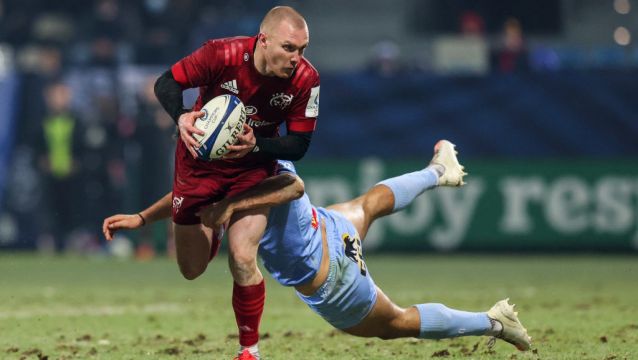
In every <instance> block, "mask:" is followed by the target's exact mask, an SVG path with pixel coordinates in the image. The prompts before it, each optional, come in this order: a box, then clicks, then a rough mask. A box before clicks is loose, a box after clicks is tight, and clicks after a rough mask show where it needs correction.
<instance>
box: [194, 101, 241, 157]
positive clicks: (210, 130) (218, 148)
mask: <svg viewBox="0 0 638 360" xmlns="http://www.w3.org/2000/svg"><path fill="white" fill-rule="evenodd" d="M201 111H203V112H204V116H202V117H201V118H198V119H197V120H195V127H196V128H198V129H200V130H202V131H204V135H198V134H193V137H194V138H195V140H197V141H198V142H199V148H198V149H196V150H195V151H196V152H197V157H198V158H199V159H201V160H206V161H211V160H215V159H219V158H221V157H222V156H224V155H225V154H226V153H227V152H228V147H229V146H230V145H234V144H235V142H237V137H238V136H239V135H240V134H241V133H242V132H243V128H244V123H245V122H246V109H245V108H244V104H243V103H242V102H241V100H239V98H237V97H236V96H234V95H220V96H217V97H215V98H213V99H211V100H210V101H209V102H207V103H206V105H204V107H203V108H202V110H201Z"/></svg>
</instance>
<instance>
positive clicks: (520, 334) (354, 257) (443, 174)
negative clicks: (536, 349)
mask: <svg viewBox="0 0 638 360" xmlns="http://www.w3.org/2000/svg"><path fill="white" fill-rule="evenodd" d="M464 175H466V174H465V173H464V172H463V167H462V166H461V165H460V164H459V163H458V160H457V158H456V151H455V149H454V145H453V144H452V143H450V142H449V141H447V140H441V141H439V142H438V143H437V144H436V146H435V147H434V157H433V158H432V161H431V162H430V165H429V166H428V167H426V168H425V169H423V170H419V171H416V172H412V173H408V174H404V175H401V176H398V177H395V178H391V179H387V180H384V181H382V182H380V183H378V184H377V185H375V186H374V187H372V189H370V190H369V191H368V192H366V193H365V194H364V195H362V196H360V197H358V198H356V199H354V200H351V201H348V202H345V203H341V204H336V205H333V206H329V207H327V208H321V207H315V206H313V205H312V204H311V203H310V200H309V198H308V196H307V195H306V194H305V192H304V185H303V181H301V179H300V178H299V177H298V176H297V175H296V173H295V169H294V166H293V165H292V163H290V162H287V161H279V169H278V174H277V175H276V176H273V177H271V178H269V179H266V180H265V181H263V182H262V183H261V184H259V185H258V186H256V187H254V188H252V189H250V190H249V191H247V192H245V193H243V194H241V195H239V196H237V197H234V198H228V199H224V200H222V201H221V202H219V203H216V204H213V205H211V206H209V207H207V208H205V209H203V210H202V211H201V212H200V216H201V218H202V223H203V224H205V225H206V226H209V227H211V228H212V229H220V228H222V227H223V224H225V223H226V222H228V221H229V220H230V219H231V217H232V216H233V214H235V213H237V212H241V211H246V210H252V209H257V208H264V207H269V208H270V213H269V217H268V225H267V228H266V231H265V233H264V235H263V238H262V240H261V241H260V244H259V254H260V256H261V258H262V260H263V263H264V267H265V268H266V269H267V270H268V271H269V272H270V274H271V275H272V276H273V277H274V278H275V279H276V280H277V281H278V282H279V283H281V284H282V285H285V286H293V287H295V289H296V292H297V295H298V296H299V298H300V299H301V300H303V301H304V302H305V303H306V304H308V306H309V307H310V308H311V309H312V310H314V311H315V312H316V313H317V314H319V315H320V316H321V317H323V318H324V319H325V320H326V321H328V322H329V323H330V324H331V325H333V326H334V327H336V328H338V329H341V330H343V331H344V332H346V333H349V334H352V335H356V336H363V337H379V338H382V339H394V338H401V337H418V338H425V339H442V338H452V337H458V336H468V335H485V336H492V337H494V338H500V339H503V340H505V341H507V342H509V343H511V344H513V345H514V346H516V348H518V349H519V350H523V351H524V350H529V349H530V346H531V338H530V337H529V336H528V335H527V330H526V329H525V328H524V327H523V325H522V324H521V323H520V321H519V320H518V316H517V313H516V312H514V309H513V305H510V304H508V300H507V299H505V300H501V301H499V302H497V303H496V304H495V305H494V306H493V307H492V308H491V309H490V310H488V311H487V312H467V311H460V310H454V309H451V308H448V307H446V306H445V305H443V304H438V303H425V304H418V305H414V306H411V307H408V308H402V307H399V306H397V305H396V304H394V303H393V302H392V301H391V300H390V299H389V298H388V297H387V296H386V295H385V294H384V293H383V291H381V289H379V288H378V287H377V286H376V285H375V283H374V281H373V280H372V278H371V275H370V272H369V270H368V269H367V267H366V265H365V262H364V260H363V255H362V247H361V240H363V238H364V237H365V235H366V233H367V232H368V229H369V228H370V225H371V224H372V222H373V221H374V220H375V219H377V218H379V217H382V216H385V215H389V214H391V213H393V212H395V211H399V210H402V209H404V208H405V207H406V206H408V205H409V204H410V203H411V202H412V201H413V200H414V199H415V198H416V197H417V196H418V195H420V194H422V193H423V192H424V191H426V190H429V189H433V188H435V187H437V186H462V185H463V184H464V182H463V176H464ZM170 207H171V202H170V194H169V195H167V196H165V197H164V198H163V199H161V200H160V201H158V202H157V203H156V204H154V205H153V206H151V207H149V208H148V209H146V210H144V211H142V212H141V213H140V214H135V215H115V216H112V217H110V218H108V219H106V220H105V221H104V226H103V231H104V234H105V236H106V238H107V239H111V238H112V236H113V233H114V232H115V231H116V230H119V229H134V228H138V227H140V226H142V225H143V224H144V222H145V221H146V222H150V221H155V220H157V219H160V218H163V217H166V216H167V214H170V211H168V210H170ZM143 220H145V221H143Z"/></svg>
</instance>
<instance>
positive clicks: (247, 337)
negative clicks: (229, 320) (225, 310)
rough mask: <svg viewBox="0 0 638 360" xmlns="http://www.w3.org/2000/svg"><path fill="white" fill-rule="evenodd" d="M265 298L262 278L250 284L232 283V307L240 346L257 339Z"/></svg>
mask: <svg viewBox="0 0 638 360" xmlns="http://www.w3.org/2000/svg"><path fill="white" fill-rule="evenodd" d="M265 300H266V286H265V285H264V281H263V280H262V281H261V282H260V283H259V284H257V285H250V286H240V285H238V284H237V283H234V284H233V309H234V310H235V320H237V327H238V328H239V344H240V345H241V346H252V345H255V344H256V343H257V341H259V322H260V321H261V313H262V312H263V311H264V301H265Z"/></svg>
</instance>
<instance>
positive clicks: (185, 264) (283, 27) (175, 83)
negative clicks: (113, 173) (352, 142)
mask: <svg viewBox="0 0 638 360" xmlns="http://www.w3.org/2000/svg"><path fill="white" fill-rule="evenodd" d="M308 41H309V35H308V27H307V24H306V22H305V20H304V18H303V17H302V16H301V15H300V14H299V13H298V12H297V11H295V10H294V9H292V8H290V7H286V6H278V7H275V8H273V9H272V10H270V11H269V12H268V13H267V14H266V16H265V17H264V19H263V21H262V23H261V25H260V28H259V34H258V35H257V36H254V37H233V38H224V39H216V40H210V41H207V42H206V43H205V44H204V45H203V46H202V47H201V48H199V49H197V50H196V51H195V52H193V53H192V54H190V55H188V56H186V57H185V58H183V59H182V60H180V61H178V62H177V63H176V64H174V65H173V66H172V67H171V69H170V70H169V71H167V72H165V73H164V74H163V75H162V76H160V78H159V79H158V80H157V82H156V84H155V94H156V96H157V98H158V99H159V101H160V103H161V104H162V106H163V107H164V109H165V110H166V111H167V112H168V113H169V114H170V115H171V116H172V117H173V119H174V120H175V122H176V124H177V126H178V130H179V136H180V139H181V141H178V144H177V149H176V152H175V176H174V179H173V192H172V194H173V195H172V203H173V209H172V218H173V226H174V231H175V244H176V250H177V262H178V265H179V269H180V271H181V273H182V275H183V276H184V277H185V278H186V279H189V280H190V279H195V278H196V277H198V276H199V275H201V274H202V273H203V272H204V271H205V270H206V267H207V266H208V262H209V261H210V260H211V259H212V258H213V257H214V256H215V254H216V253H217V250H218V248H219V244H220V238H219V237H218V236H214V235H213V232H212V231H211V229H210V228H206V227H204V226H203V225H202V224H201V220H200V218H199V217H198V216H197V215H196V213H197V212H198V211H199V210H200V208H202V207H203V206H205V205H209V204H211V203H214V202H218V201H220V200H221V199H223V198H226V197H229V196H235V195H237V194H239V193H242V192H244V191H245V190H247V189H249V188H251V187H252V186H254V185H256V184H258V183H260V182H261V181H262V180H264V179H265V178H267V177H269V176H271V175H273V172H274V169H275V159H284V160H298V159H300V158H302V157H303V155H304V154H305V153H306V150H307V149H308V146H309V144H310V139H311V135H312V132H313V131H314V129H315V123H316V120H317V116H318V113H319V74H318V72H317V70H315V68H314V67H313V66H312V65H311V64H310V62H308V61H307V60H306V59H305V58H304V57H303V53H304V50H305V49H306V47H307V46H308ZM187 88H199V97H198V98H197V101H196V103H195V105H194V107H193V108H192V109H184V108H183V100H182V91H183V90H185V89H187ZM223 94H232V95H235V96H237V97H238V98H239V99H241V101H242V102H243V103H244V106H245V107H246V113H247V125H245V126H244V134H242V135H240V138H239V141H238V143H237V144H236V145H235V146H232V147H231V152H229V153H228V154H227V155H226V156H225V157H224V159H222V160H218V161H210V162H208V161H203V160H200V159H198V158H197V154H196V152H195V150H196V148H197V146H198V144H197V141H196V140H195V139H194V138H193V136H192V135H193V133H199V134H201V133H202V132H201V131H200V130H198V129H196V128H195V127H194V123H195V119H197V118H198V117H200V116H203V112H201V111H199V110H200V109H201V108H202V106H203V105H204V104H206V103H207V102H208V101H209V100H210V99H212V98H213V97H215V96H218V95H223ZM282 124H285V126H286V130H287V132H286V135H285V136H279V135H278V132H279V127H280V126H281V125H282ZM267 213H268V211H267V210H264V209H259V210H255V211H247V212H244V213H239V214H236V215H235V216H233V218H232V220H231V221H230V224H229V227H228V229H227V232H228V248H229V266H230V271H231V273H232V276H233V279H234V288H233V297H232V304H233V309H234V311H235V318H236V320H237V326H238V328H239V342H240V353H243V352H244V351H243V350H244V349H248V350H249V352H250V354H252V356H254V357H255V358H258V357H259V352H258V347H257V342H258V340H259V332H258V328H259V322H260V319H261V314H262V312H263V306H264V300H265V287H264V280H263V276H262V274H261V272H260V271H259V269H258V267H257V263H256V257H257V248H258V245H259V239H260V238H261V237H262V234H263V232H264V229H265V227H266V216H267Z"/></svg>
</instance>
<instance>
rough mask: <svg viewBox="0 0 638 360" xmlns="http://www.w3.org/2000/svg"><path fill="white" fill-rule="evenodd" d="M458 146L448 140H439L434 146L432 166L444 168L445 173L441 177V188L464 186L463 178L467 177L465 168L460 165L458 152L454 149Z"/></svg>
mask: <svg viewBox="0 0 638 360" xmlns="http://www.w3.org/2000/svg"><path fill="white" fill-rule="evenodd" d="M455 147H456V145H454V144H452V143H451V142H449V141H447V140H439V141H438V142H437V143H436V145H434V156H433V157H432V161H430V165H441V166H443V173H442V174H441V175H440V176H439V183H438V185H439V186H463V185H465V181H463V177H464V176H465V175H467V173H466V172H465V171H463V170H464V169H465V167H463V166H462V165H461V164H459V160H458V159H457V158H456V154H458V152H457V151H456V150H455V149H454V148H455Z"/></svg>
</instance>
